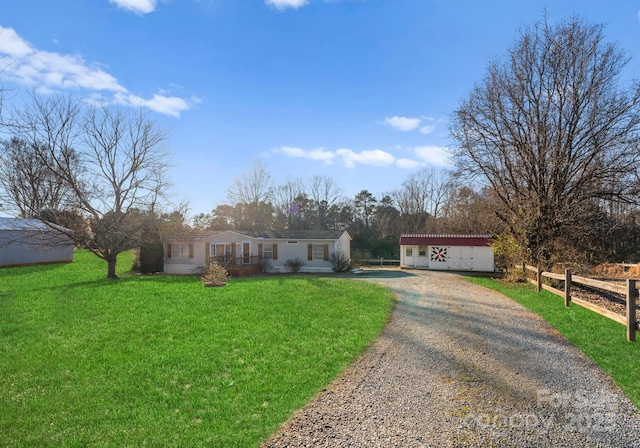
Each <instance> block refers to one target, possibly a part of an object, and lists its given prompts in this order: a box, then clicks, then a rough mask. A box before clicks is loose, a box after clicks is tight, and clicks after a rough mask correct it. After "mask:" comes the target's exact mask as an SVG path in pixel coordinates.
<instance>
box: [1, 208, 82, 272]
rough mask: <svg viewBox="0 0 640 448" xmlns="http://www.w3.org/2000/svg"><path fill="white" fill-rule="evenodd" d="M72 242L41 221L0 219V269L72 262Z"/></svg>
mask: <svg viewBox="0 0 640 448" xmlns="http://www.w3.org/2000/svg"><path fill="white" fill-rule="evenodd" d="M73 247H74V244H73V241H72V240H71V239H70V238H69V237H67V236H65V235H63V234H62V233H61V232H59V231H56V229H55V228H52V227H50V226H48V225H46V224H45V223H43V222H42V221H40V220H37V219H21V218H1V217H0V267H12V266H28V265H35V264H49V263H70V262H72V261H73Z"/></svg>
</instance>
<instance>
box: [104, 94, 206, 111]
mask: <svg viewBox="0 0 640 448" xmlns="http://www.w3.org/2000/svg"><path fill="white" fill-rule="evenodd" d="M114 101H115V102H116V103H118V104H122V105H125V106H134V107H146V108H148V109H151V110H152V111H154V112H158V113H160V114H164V115H171V116H173V117H179V116H180V114H181V113H182V112H184V111H186V110H189V109H191V108H192V107H193V106H195V105H196V104H198V103H200V102H201V100H200V99H199V98H192V99H191V100H185V99H184V98H179V97H176V96H165V95H160V94H157V93H156V94H154V95H153V97H152V98H151V99H148V100H147V99H144V98H142V97H140V96H137V95H133V94H131V93H126V94H123V93H116V94H115V95H114Z"/></svg>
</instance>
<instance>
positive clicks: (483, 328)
mask: <svg viewBox="0 0 640 448" xmlns="http://www.w3.org/2000/svg"><path fill="white" fill-rule="evenodd" d="M354 277H355V276H354ZM360 280H362V281H373V282H377V283H380V284H383V285H385V286H387V287H389V288H391V290H392V291H394V292H395V294H396V295H397V303H396V306H395V309H394V311H393V314H392V317H391V319H390V321H389V323H388V325H387V327H386V328H385V330H384V331H383V333H382V335H381V336H380V337H379V338H378V340H377V341H376V342H375V343H374V344H373V345H372V346H371V347H370V348H369V350H367V352H366V353H365V354H364V355H363V356H362V357H361V358H360V359H359V360H358V361H356V363H355V364H354V365H353V366H352V367H351V368H350V369H348V371H347V372H345V373H344V374H343V375H342V376H341V377H340V378H338V379H337V380H336V381H335V382H333V383H332V384H331V385H330V386H328V387H327V389H326V390H324V391H322V392H321V393H319V394H318V395H317V396H316V397H315V398H314V399H313V400H312V401H311V402H310V403H308V404H307V405H306V406H305V407H304V408H303V409H301V410H300V411H298V412H297V413H296V414H295V415H293V416H292V418H291V419H290V420H289V421H287V422H286V423H285V424H284V425H283V426H282V427H281V428H280V429H279V430H278V431H277V432H276V433H275V434H274V435H273V436H272V437H271V438H270V439H269V440H268V441H267V442H266V443H265V444H264V445H263V446H264V447H467V446H468V447H480V446H482V447H491V446H496V447H510V446H513V447H540V446H553V447H578V446H581V447H582V446H587V447H640V412H639V411H638V409H637V408H636V407H635V406H634V405H633V404H632V403H631V402H630V401H629V400H628V398H627V397H626V396H625V395H624V394H623V392H622V391H621V390H620V389H619V388H618V387H617V386H616V385H615V384H614V383H613V381H612V380H611V378H609V377H608V376H607V375H606V374H605V373H604V372H603V371H602V370H601V369H600V368H599V367H598V366H596V365H595V364H594V363H593V362H591V361H590V360H589V359H588V358H587V357H586V356H585V355H583V354H582V353H581V352H580V351H579V350H578V349H576V348H575V347H574V346H573V345H572V344H571V343H569V342H568V341H567V340H566V339H565V338H564V337H562V336H561V335H560V334H559V333H558V332H557V331H555V330H554V329H553V328H552V327H551V326H550V325H548V324H547V323H545V322H544V321H543V320H542V319H540V318H539V317H538V316H536V315H534V314H532V313H531V312H529V311H528V310H526V309H525V308H523V307H522V306H520V305H518V304H517V303H515V302H513V301H511V300H510V299H508V298H506V297H504V296H502V295H500V294H498V293H496V292H494V291H490V290H488V289H485V288H482V287H480V286H477V285H473V284H471V283H469V282H466V281H464V280H463V279H461V278H460V276H459V275H457V274H454V273H449V272H435V271H404V270H402V271H401V270H398V269H378V270H369V271H365V272H364V273H363V274H362V275H360V276H358V280H356V281H360Z"/></svg>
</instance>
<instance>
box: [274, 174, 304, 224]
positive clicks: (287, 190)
mask: <svg viewBox="0 0 640 448" xmlns="http://www.w3.org/2000/svg"><path fill="white" fill-rule="evenodd" d="M305 191H306V188H305V185H304V181H303V180H302V179H300V178H295V179H293V178H287V180H286V181H285V183H284V184H282V185H278V186H277V187H276V188H274V190H273V196H272V203H273V207H274V210H275V213H276V221H277V222H279V223H280V227H282V228H286V229H293V220H294V217H295V216H297V215H298V213H299V211H300V210H299V205H298V204H296V198H298V197H299V196H301V195H306V193H305Z"/></svg>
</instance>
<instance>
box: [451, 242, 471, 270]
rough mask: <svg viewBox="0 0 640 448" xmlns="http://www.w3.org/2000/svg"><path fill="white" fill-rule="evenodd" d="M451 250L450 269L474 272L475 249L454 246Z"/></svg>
mask: <svg viewBox="0 0 640 448" xmlns="http://www.w3.org/2000/svg"><path fill="white" fill-rule="evenodd" d="M449 250H450V255H449V269H452V270H454V271H472V270H473V247H470V246H453V247H450V248H449Z"/></svg>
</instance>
